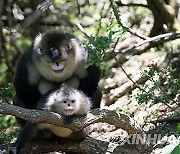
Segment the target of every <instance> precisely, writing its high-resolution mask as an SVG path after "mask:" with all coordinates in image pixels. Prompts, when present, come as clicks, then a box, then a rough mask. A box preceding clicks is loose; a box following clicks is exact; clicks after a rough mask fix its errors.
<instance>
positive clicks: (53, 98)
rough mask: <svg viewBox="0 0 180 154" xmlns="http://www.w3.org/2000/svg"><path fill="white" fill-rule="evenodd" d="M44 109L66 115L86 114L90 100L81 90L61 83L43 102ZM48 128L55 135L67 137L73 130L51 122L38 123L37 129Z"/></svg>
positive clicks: (89, 106) (89, 107)
mask: <svg viewBox="0 0 180 154" xmlns="http://www.w3.org/2000/svg"><path fill="white" fill-rule="evenodd" d="M43 109H45V110H48V111H52V112H55V113H59V114H63V115H65V116H68V115H86V114H87V113H88V112H89V111H90V109H91V100H90V99H89V98H88V97H87V96H86V95H85V94H84V93H82V92H81V91H78V90H76V89H73V88H70V87H68V86H66V85H65V84H63V86H62V87H61V88H60V90H57V91H56V92H53V93H52V94H50V96H49V97H48V99H47V102H45V106H44V108H43ZM43 128H48V129H50V130H51V131H52V132H53V133H54V134H55V135H56V136H59V137H68V136H70V135H71V134H72V133H73V131H72V130H71V129H68V128H63V127H59V126H55V125H51V124H39V129H43Z"/></svg>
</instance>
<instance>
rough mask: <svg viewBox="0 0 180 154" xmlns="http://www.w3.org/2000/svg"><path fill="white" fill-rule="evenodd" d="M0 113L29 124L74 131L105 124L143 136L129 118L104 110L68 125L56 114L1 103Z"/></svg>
mask: <svg viewBox="0 0 180 154" xmlns="http://www.w3.org/2000/svg"><path fill="white" fill-rule="evenodd" d="M0 113H1V114H6V115H13V116H16V117H19V118H22V119H25V120H28V121H31V122H38V123H49V124H53V125H57V126H63V127H66V128H71V129H72V130H75V131H77V130H81V129H82V128H85V127H87V126H89V125H91V124H94V123H98V122H106V123H109V124H111V125H115V126H116V127H117V128H122V129H124V130H126V131H127V132H128V133H129V134H143V131H142V130H141V128H140V126H139V125H138V124H137V123H136V122H135V121H134V120H133V119H132V118H130V117H129V116H127V115H124V114H120V113H116V112H115V111H110V110H105V109H103V110H100V109H94V110H92V111H91V112H90V113H88V114H87V116H81V117H74V118H73V120H72V123H70V124H63V118H62V116H61V115H59V114H57V113H53V112H48V111H40V110H29V109H24V108H21V107H17V106H14V105H10V104H8V103H5V102H2V101H1V102H0Z"/></svg>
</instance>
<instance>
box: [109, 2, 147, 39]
mask: <svg viewBox="0 0 180 154" xmlns="http://www.w3.org/2000/svg"><path fill="white" fill-rule="evenodd" d="M109 1H110V4H111V7H112V10H113V12H114V15H115V17H116V20H117V23H118V25H119V26H120V27H123V28H124V29H126V30H127V31H128V32H129V33H131V34H132V35H134V36H137V37H139V38H141V39H143V40H146V39H147V38H149V37H147V36H144V35H142V34H137V33H136V32H133V31H132V30H131V29H130V28H129V27H127V26H125V25H124V24H123V23H122V22H121V20H120V18H119V16H120V15H119V13H118V10H117V7H116V6H115V4H114V3H113V0H109Z"/></svg>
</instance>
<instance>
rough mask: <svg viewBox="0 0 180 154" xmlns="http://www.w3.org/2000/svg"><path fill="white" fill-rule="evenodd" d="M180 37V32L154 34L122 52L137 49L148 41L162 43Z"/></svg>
mask: <svg viewBox="0 0 180 154" xmlns="http://www.w3.org/2000/svg"><path fill="white" fill-rule="evenodd" d="M178 38H180V33H165V34H161V35H157V36H154V37H151V38H147V39H146V40H144V41H142V42H139V43H136V44H134V45H133V46H130V47H129V48H126V49H124V50H121V51H120V52H122V53H126V52H130V51H132V50H134V49H136V48H137V47H140V46H142V45H144V44H146V43H151V42H156V43H162V42H166V41H169V40H175V39H178Z"/></svg>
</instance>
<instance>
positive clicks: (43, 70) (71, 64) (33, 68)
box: [28, 34, 88, 94]
mask: <svg viewBox="0 0 180 154" xmlns="http://www.w3.org/2000/svg"><path fill="white" fill-rule="evenodd" d="M44 35H45V34H39V35H38V36H37V37H36V39H35V41H34V44H33V53H32V58H33V64H32V63H30V64H28V71H29V76H28V79H29V80H28V81H29V82H30V85H37V83H39V85H38V89H39V91H40V92H41V93H42V94H45V93H46V92H48V91H49V90H51V89H53V88H54V87H56V85H55V86H53V84H52V82H58V83H59V82H61V81H62V82H65V83H67V85H69V86H71V87H73V88H78V86H79V79H82V78H85V77H86V76H87V72H86V69H85V68H84V67H85V63H87V59H88V54H87V51H86V50H84V49H83V48H82V47H81V46H80V44H79V42H78V40H76V39H75V38H71V39H70V47H71V49H72V52H70V53H67V51H64V50H63V49H62V51H63V52H62V56H64V57H65V59H66V60H65V61H62V62H60V64H62V65H63V66H64V69H63V71H62V72H60V73H55V72H53V70H52V66H53V65H54V63H47V62H46V60H45V58H44V57H45V56H44V55H42V53H41V52H40V51H39V49H40V48H42V47H41V44H42V40H43V37H44ZM62 46H63V45H62ZM60 47H61V46H60ZM41 76H42V77H43V78H44V79H45V82H44V80H43V81H42V77H41ZM66 80H67V81H66ZM48 82H50V84H48Z"/></svg>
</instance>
